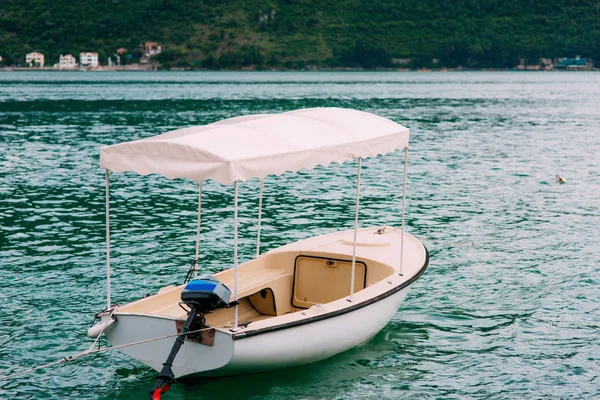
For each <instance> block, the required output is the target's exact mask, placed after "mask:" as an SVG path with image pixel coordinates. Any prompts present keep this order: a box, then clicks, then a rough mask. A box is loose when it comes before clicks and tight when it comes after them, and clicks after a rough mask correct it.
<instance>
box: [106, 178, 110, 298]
mask: <svg viewBox="0 0 600 400" xmlns="http://www.w3.org/2000/svg"><path fill="white" fill-rule="evenodd" d="M109 173H110V171H109V170H108V169H107V170H106V309H107V310H108V309H109V308H110V183H109V180H108V175H109Z"/></svg>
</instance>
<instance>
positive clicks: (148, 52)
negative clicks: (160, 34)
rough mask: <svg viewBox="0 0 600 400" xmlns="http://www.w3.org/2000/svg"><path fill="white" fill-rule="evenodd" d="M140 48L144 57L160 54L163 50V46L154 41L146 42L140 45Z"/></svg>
mask: <svg viewBox="0 0 600 400" xmlns="http://www.w3.org/2000/svg"><path fill="white" fill-rule="evenodd" d="M140 50H142V54H143V55H145V56H146V57H152V56H155V55H157V54H160V53H161V52H162V51H163V46H159V45H158V43H156V42H146V43H142V44H141V45H140Z"/></svg>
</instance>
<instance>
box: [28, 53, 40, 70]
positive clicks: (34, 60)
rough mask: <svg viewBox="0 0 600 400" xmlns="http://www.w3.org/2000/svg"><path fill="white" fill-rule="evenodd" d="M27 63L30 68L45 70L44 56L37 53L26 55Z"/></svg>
mask: <svg viewBox="0 0 600 400" xmlns="http://www.w3.org/2000/svg"><path fill="white" fill-rule="evenodd" d="M25 63H27V64H29V66H30V67H40V68H44V55H43V54H42V53H39V52H37V51H34V52H31V53H28V54H26V55H25Z"/></svg>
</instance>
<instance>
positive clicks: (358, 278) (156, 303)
mask: <svg viewBox="0 0 600 400" xmlns="http://www.w3.org/2000/svg"><path fill="white" fill-rule="evenodd" d="M379 228H382V227H372V228H363V229H361V230H359V234H358V241H357V242H358V245H357V249H356V254H357V258H356V261H357V263H356V271H355V285H354V288H355V298H356V300H355V301H363V300H366V299H368V298H371V297H374V296H377V295H378V294H381V293H383V292H385V291H386V290H389V289H390V285H393V286H396V285H400V284H402V282H404V281H406V280H408V279H410V278H411V277H412V276H414V275H415V274H416V273H418V271H419V270H420V269H421V268H422V266H423V264H424V263H425V258H426V256H425V254H426V253H425V249H424V247H423V246H422V245H421V243H420V242H419V241H418V240H417V239H415V238H414V237H412V236H411V235H408V234H405V238H404V241H405V243H404V251H405V256H404V265H403V276H399V275H398V269H399V264H400V238H401V234H400V231H399V230H396V229H394V228H390V227H386V229H385V231H384V232H383V233H382V234H377V233H375V232H376V231H377V230H378V229H379ZM351 260H352V231H345V232H337V233H333V234H329V235H323V236H317V237H314V238H310V239H306V240H301V241H298V242H295V243H291V244H289V245H286V246H283V247H280V248H278V249H275V250H272V251H269V252H268V253H265V254H263V255H262V256H261V257H259V258H257V259H254V260H251V261H248V262H246V263H244V264H241V265H240V266H239V268H238V297H239V299H240V305H239V314H238V315H239V321H240V323H242V322H252V324H251V325H250V326H251V327H253V328H254V327H264V326H268V325H270V324H276V323H285V322H289V321H291V320H295V319H298V318H300V316H299V314H303V316H306V315H307V314H315V313H322V312H329V311H331V310H336V309H339V308H343V307H346V306H348V305H349V304H350V303H348V302H346V301H338V300H340V299H345V298H347V297H348V296H349V294H350V278H351ZM215 277H216V278H217V279H219V280H220V281H221V282H223V283H224V284H225V285H227V287H229V288H230V289H231V291H232V299H231V300H233V290H234V282H233V270H232V269H229V270H226V271H223V272H219V273H217V274H215ZM183 288H184V285H181V286H178V287H167V288H163V289H161V290H160V291H159V293H158V294H156V295H153V296H149V297H146V298H143V299H140V300H138V301H135V302H133V303H129V304H126V305H124V306H121V307H120V308H119V309H118V311H117V312H116V315H117V316H118V314H144V315H152V316H157V317H164V318H172V319H185V318H186V312H185V311H184V310H183V309H182V308H181V307H180V306H179V302H180V301H181V298H180V296H181V291H182V290H183ZM316 304H323V305H325V306H324V307H313V306H314V305H316ZM298 311H303V313H299V312H298ZM233 312H234V310H233V308H230V309H221V310H217V311H216V312H214V313H211V314H208V315H207V316H206V318H207V323H208V324H209V325H211V326H217V327H222V326H225V325H228V324H229V325H230V324H231V323H232V322H233V319H234V315H233ZM276 317H277V319H276V321H275V320H274V319H275V318H276ZM270 320H273V322H270Z"/></svg>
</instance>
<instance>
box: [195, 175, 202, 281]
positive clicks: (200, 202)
mask: <svg viewBox="0 0 600 400" xmlns="http://www.w3.org/2000/svg"><path fill="white" fill-rule="evenodd" d="M201 217H202V181H200V193H199V194H198V226H197V228H196V258H195V259H194V276H197V275H198V254H199V252H200V221H201Z"/></svg>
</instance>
